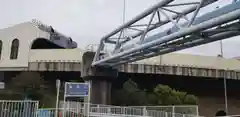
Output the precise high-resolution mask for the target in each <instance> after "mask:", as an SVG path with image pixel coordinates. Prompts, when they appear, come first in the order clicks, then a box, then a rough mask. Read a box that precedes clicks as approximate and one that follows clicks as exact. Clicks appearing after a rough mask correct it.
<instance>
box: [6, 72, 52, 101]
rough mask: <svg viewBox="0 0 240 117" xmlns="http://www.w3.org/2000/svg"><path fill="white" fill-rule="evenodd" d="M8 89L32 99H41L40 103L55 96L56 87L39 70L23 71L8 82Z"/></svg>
mask: <svg viewBox="0 0 240 117" xmlns="http://www.w3.org/2000/svg"><path fill="white" fill-rule="evenodd" d="M54 86H55V85H54ZM6 87H7V89H8V90H11V91H12V92H14V93H18V94H19V95H21V97H22V99H23V98H28V99H31V100H40V105H44V104H46V103H45V102H47V101H48V104H49V102H50V101H49V99H51V98H53V97H55V96H53V91H52V90H50V89H55V88H54V87H53V86H52V84H50V82H47V81H45V80H44V79H43V77H42V76H41V75H40V73H38V72H21V73H20V74H18V75H17V76H16V77H13V78H12V80H11V82H10V83H9V84H7V86H6Z"/></svg>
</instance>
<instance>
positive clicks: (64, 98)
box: [63, 82, 67, 117]
mask: <svg viewBox="0 0 240 117" xmlns="http://www.w3.org/2000/svg"><path fill="white" fill-rule="evenodd" d="M66 87H67V84H66V82H65V83H64V96H63V117H65V106H66Z"/></svg>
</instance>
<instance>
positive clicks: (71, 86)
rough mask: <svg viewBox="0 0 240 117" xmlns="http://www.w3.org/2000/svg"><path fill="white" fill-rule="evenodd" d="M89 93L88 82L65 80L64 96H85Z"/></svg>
mask: <svg viewBox="0 0 240 117" xmlns="http://www.w3.org/2000/svg"><path fill="white" fill-rule="evenodd" d="M88 95H89V83H76V82H74V83H73V82H66V84H65V96H66V97H85V96H88Z"/></svg>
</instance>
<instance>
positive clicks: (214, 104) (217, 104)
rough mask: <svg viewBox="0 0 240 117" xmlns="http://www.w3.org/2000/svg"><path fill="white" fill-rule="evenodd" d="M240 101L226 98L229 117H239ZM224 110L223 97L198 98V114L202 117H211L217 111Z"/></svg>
mask: <svg viewBox="0 0 240 117" xmlns="http://www.w3.org/2000/svg"><path fill="white" fill-rule="evenodd" d="M239 109H240V100H239V99H234V98H228V113H229V115H239ZM219 110H225V103H224V98H223V97H206V96H205V97H204V96H202V97H201V96H200V97H199V113H200V115H202V116H206V117H213V116H214V115H215V114H216V112H217V111H219Z"/></svg>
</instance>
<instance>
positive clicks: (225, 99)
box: [220, 40, 228, 113]
mask: <svg viewBox="0 0 240 117" xmlns="http://www.w3.org/2000/svg"><path fill="white" fill-rule="evenodd" d="M220 49H221V57H223V43H222V40H220ZM223 82H224V103H225V111H226V113H228V97H227V80H226V77H225V73H224V77H223Z"/></svg>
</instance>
